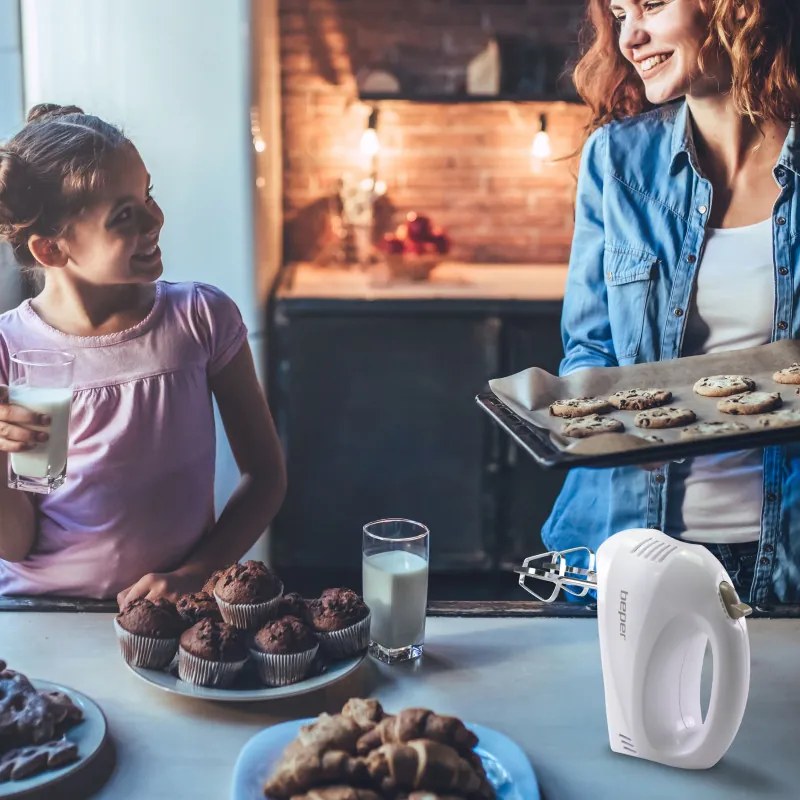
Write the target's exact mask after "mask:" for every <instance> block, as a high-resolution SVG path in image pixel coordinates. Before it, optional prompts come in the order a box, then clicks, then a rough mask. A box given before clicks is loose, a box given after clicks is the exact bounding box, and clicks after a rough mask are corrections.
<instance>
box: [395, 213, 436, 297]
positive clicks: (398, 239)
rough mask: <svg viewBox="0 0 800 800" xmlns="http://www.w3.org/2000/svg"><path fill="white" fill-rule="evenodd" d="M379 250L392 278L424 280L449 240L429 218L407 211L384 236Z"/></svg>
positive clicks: (428, 275)
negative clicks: (402, 220)
mask: <svg viewBox="0 0 800 800" xmlns="http://www.w3.org/2000/svg"><path fill="white" fill-rule="evenodd" d="M381 250H382V252H383V257H384V260H385V262H386V265H387V266H388V268H389V273H390V274H391V275H392V277H393V278H404V279H406V280H412V281H424V280H427V279H428V278H429V277H430V274H431V272H432V271H433V268H434V267H435V266H436V265H437V264H439V263H440V262H441V261H442V258H443V257H444V256H445V255H447V253H448V252H449V251H450V239H449V237H448V236H447V234H446V233H445V232H444V231H443V230H442V229H441V228H439V227H436V226H434V225H433V224H432V223H431V220H430V217H426V216H423V215H422V214H417V213H416V212H415V211H411V212H410V213H409V214H408V216H407V217H406V221H405V222H404V223H403V224H401V225H398V226H397V229H396V230H395V232H394V233H387V234H386V235H385V236H384V237H383V241H382V242H381Z"/></svg>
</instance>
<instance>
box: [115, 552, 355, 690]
mask: <svg viewBox="0 0 800 800" xmlns="http://www.w3.org/2000/svg"><path fill="white" fill-rule="evenodd" d="M283 590H284V586H283V582H282V581H281V580H280V578H279V577H278V576H277V575H276V574H275V573H274V572H273V571H272V570H271V569H270V568H269V567H268V566H267V565H266V564H263V563H262V562H260V561H246V562H244V563H242V564H238V563H237V564H232V565H231V566H230V567H228V568H226V569H224V570H219V571H217V572H215V573H214V574H213V575H212V576H211V577H210V578H209V580H208V581H207V582H206V584H205V586H204V587H203V589H202V591H200V592H196V593H194V594H190V595H185V596H184V597H181V598H180V599H179V600H178V602H177V603H175V604H173V603H171V602H170V601H168V600H156V601H150V600H147V599H144V598H138V599H136V600H134V601H132V602H131V603H129V604H128V605H126V606H125V608H123V609H122V610H121V611H120V613H119V614H118V615H117V617H116V618H115V620H114V629H115V631H116V633H117V638H118V641H119V644H120V650H121V652H122V656H123V658H124V660H125V662H126V664H127V665H128V666H129V667H130V669H131V670H132V671H133V672H134V673H135V674H136V675H137V676H138V677H140V678H142V679H143V680H145V681H146V682H148V683H150V684H152V685H153V686H156V687H157V688H159V689H163V690H164V691H168V692H173V693H176V694H182V695H186V696H189V697H199V698H203V699H207V700H221V701H227V702H244V701H253V700H270V699H277V698H280V697H290V696H293V695H297V694H304V693H306V692H312V691H315V690H317V689H320V688H322V687H324V686H327V685H328V684H330V683H333V682H335V681H338V680H341V679H342V678H344V677H345V676H346V675H348V674H349V673H351V672H352V671H353V670H355V669H356V668H357V667H358V665H359V664H360V663H361V662H362V661H363V660H364V657H365V655H366V649H367V646H368V644H369V624H370V617H371V615H370V612H369V608H368V607H367V606H366V605H365V604H364V602H363V600H362V599H361V598H360V597H359V596H358V595H357V594H356V593H355V592H353V591H352V590H350V589H345V588H331V589H326V590H325V591H323V592H322V594H321V595H320V597H318V598H313V599H305V598H302V597H300V596H299V595H297V594H284V592H283Z"/></svg>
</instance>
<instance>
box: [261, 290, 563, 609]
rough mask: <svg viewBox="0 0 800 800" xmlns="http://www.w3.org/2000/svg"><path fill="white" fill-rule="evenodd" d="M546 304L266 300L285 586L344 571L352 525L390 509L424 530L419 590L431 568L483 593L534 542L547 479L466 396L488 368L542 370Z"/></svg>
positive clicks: (548, 362) (481, 383) (279, 556)
mask: <svg viewBox="0 0 800 800" xmlns="http://www.w3.org/2000/svg"><path fill="white" fill-rule="evenodd" d="M559 316H560V303H558V302H543V303H536V302H535V301H533V302H531V301H526V302H517V301H509V302H502V301H497V300H493V301H488V300H487V301H483V302H482V301H480V300H470V301H468V302H464V301H458V300H453V301H448V300H431V301H424V302H421V301H415V300H396V301H381V302H368V301H364V302H358V301H355V300H350V301H336V300H324V299H317V300H315V299H304V300H287V299H281V297H280V296H278V297H276V298H274V299H273V304H272V310H271V337H270V365H271V371H270V405H271V407H272V411H273V414H274V416H275V420H276V424H277V426H278V430H279V433H280V436H281V440H282V442H283V446H284V449H285V455H286V459H287V469H288V475H289V489H288V494H287V498H286V501H285V502H284V505H283V508H282V509H281V511H280V513H279V515H278V517H277V519H276V520H275V522H274V524H273V527H272V535H271V558H272V562H273V564H274V565H275V566H276V568H277V569H278V570H279V571H281V572H282V574H284V575H292V576H293V578H294V580H293V583H294V585H297V580H298V576H299V575H303V576H305V577H308V576H309V575H312V574H313V575H317V576H319V581H320V582H321V584H322V585H332V583H334V582H337V581H348V582H349V583H357V582H358V581H359V580H360V563H361V528H362V525H363V524H364V523H365V522H368V521H369V520H372V519H379V518H381V517H392V516H402V517H409V518H411V519H417V520H420V521H422V522H424V523H425V524H427V525H428V526H429V528H430V530H431V572H432V579H431V593H432V596H433V595H435V587H436V581H437V579H438V578H437V576H440V577H441V580H442V581H444V582H445V583H447V582H449V583H448V585H450V586H456V588H455V589H452V590H451V594H450V595H449V596H451V597H454V598H456V596H458V597H463V598H464V599H469V598H471V597H473V596H475V597H477V596H486V594H487V592H488V593H490V594H491V593H492V591H493V590H492V588H491V586H492V577H494V578H498V577H499V573H500V571H505V570H507V568H508V567H509V566H510V565H511V564H512V563H513V562H517V561H518V560H519V559H521V558H522V557H524V556H525V555H529V554H530V553H532V552H537V551H538V550H539V549H541V541H540V539H539V529H540V527H541V524H542V522H543V521H544V519H545V518H546V516H547V514H548V512H549V509H550V508H551V507H552V505H553V501H554V499H555V496H556V494H557V492H558V489H559V487H560V485H561V481H562V476H561V475H560V474H557V473H547V472H544V471H542V470H540V469H539V468H538V467H536V466H535V464H534V463H533V461H532V460H531V459H530V458H529V457H527V456H524V455H522V454H520V453H518V452H517V451H516V449H515V448H514V447H513V446H512V444H511V442H510V440H509V439H508V437H507V436H506V435H505V434H504V433H503V432H502V431H501V430H500V429H499V428H498V427H497V426H495V425H493V424H492V423H491V422H490V421H489V419H488V418H487V417H485V416H484V414H483V413H482V412H481V410H480V409H479V408H478V406H477V405H476V404H475V402H474V397H475V395H476V394H477V393H478V392H480V391H482V390H483V389H484V388H485V386H486V382H487V380H488V379H489V378H492V377H496V376H498V375H503V374H508V373H510V372H514V371H518V370H520V369H524V368H526V367H529V366H534V365H536V366H541V367H544V368H545V369H548V370H550V371H555V370H556V369H557V367H558V361H559V359H560V355H561V344H560V338H559V332H558V325H559ZM501 580H502V582H501V585H502V586H504V587H507V588H508V589H509V593H510V596H516V597H517V598H518V597H519V596H518V595H514V594H513V593H514V591H519V590H518V589H516V590H515V581H514V578H513V576H512V575H509V574H508V573H507V572H505V574H504V575H503V576H502V579H501ZM459 581H460V583H459ZM315 588H316V587H309V589H308V591H312V590H314V589H315ZM453 592H455V594H453Z"/></svg>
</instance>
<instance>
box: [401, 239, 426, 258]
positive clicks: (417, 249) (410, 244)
mask: <svg viewBox="0 0 800 800" xmlns="http://www.w3.org/2000/svg"><path fill="white" fill-rule="evenodd" d="M405 251H406V253H412V254H413V255H415V256H421V255H422V254H423V253H424V252H425V242H415V241H414V240H413V239H411V238H408V239H406V241H405Z"/></svg>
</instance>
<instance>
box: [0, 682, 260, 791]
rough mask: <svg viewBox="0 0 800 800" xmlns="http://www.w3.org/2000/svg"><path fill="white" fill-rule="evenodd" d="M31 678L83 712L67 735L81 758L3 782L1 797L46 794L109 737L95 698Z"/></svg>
mask: <svg viewBox="0 0 800 800" xmlns="http://www.w3.org/2000/svg"><path fill="white" fill-rule="evenodd" d="M30 681H31V683H32V684H33V685H34V687H35V688H36V689H38V690H39V691H40V692H63V693H64V694H66V695H68V696H69V699H70V700H72V702H73V703H75V705H76V706H78V708H80V710H81V711H82V712H83V719H82V720H81V721H80V722H78V723H77V724H76V725H73V726H72V727H71V728H68V729H67V732H66V734H65V736H66V738H67V739H69V740H70V741H71V742H75V744H77V745H78V760H77V761H73V762H72V763H70V764H65V765H64V766H63V767H58V768H56V769H49V770H45V771H44V772H38V773H37V774H36V775H31V776H30V777H29V778H22V780H18V781H7V782H5V783H0V798H9V800H10V798H12V797H14V798H16V797H25V796H26V795H28V794H30V793H31V792H36V793H37V795H38V796H39V797H45V796H46V794H45V791H46V789H45V787H47V786H49V785H51V784H54V783H59V782H60V781H62V780H64V778H66V777H67V776H68V775H72V773H73V772H78V771H79V770H82V769H84V768H86V767H87V766H88V765H89V764H91V762H92V760H93V759H94V757H95V756H96V755H97V753H98V752H99V751H100V748H101V747H102V745H103V742H104V741H105V738H106V718H105V717H104V716H103V712H102V711H101V710H100V706H98V705H97V703H95V702H94V700H90V699H89V698H88V697H87V696H86V695H85V694H81V693H80V692H77V691H75V689H69V688H67V687H66V686H61V685H60V684H58V683H51V682H50V681H40V680H37V679H36V678H31V679H30ZM262 800H263V798H262Z"/></svg>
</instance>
